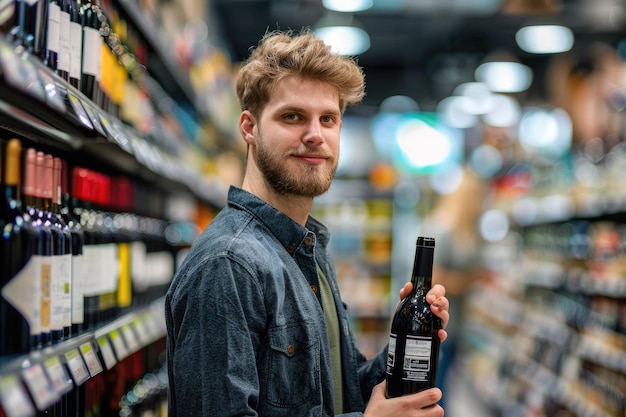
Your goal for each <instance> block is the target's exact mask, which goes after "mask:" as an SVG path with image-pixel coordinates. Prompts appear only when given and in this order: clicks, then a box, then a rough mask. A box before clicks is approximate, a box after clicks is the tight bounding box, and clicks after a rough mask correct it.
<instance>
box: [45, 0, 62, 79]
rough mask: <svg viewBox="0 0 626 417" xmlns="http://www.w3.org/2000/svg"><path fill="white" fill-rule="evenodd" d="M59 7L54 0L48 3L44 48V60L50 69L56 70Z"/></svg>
mask: <svg viewBox="0 0 626 417" xmlns="http://www.w3.org/2000/svg"><path fill="white" fill-rule="evenodd" d="M60 20H61V7H59V4H58V3H57V2H56V0H51V1H50V2H49V3H48V20H47V25H46V50H45V53H44V62H45V64H46V66H48V68H50V69H51V70H52V71H55V72H56V70H57V67H58V62H59V50H60V49H61V48H60V45H61V35H60V34H61V27H60Z"/></svg>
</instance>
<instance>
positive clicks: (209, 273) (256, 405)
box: [165, 187, 386, 417]
mask: <svg viewBox="0 0 626 417" xmlns="http://www.w3.org/2000/svg"><path fill="white" fill-rule="evenodd" d="M328 239H329V232H328V230H327V229H326V228H325V227H324V226H323V225H322V224H321V223H319V222H318V221H316V220H315V219H313V218H309V220H308V222H307V224H306V227H302V226H301V225H299V224H298V223H296V222H294V221H293V220H291V219H290V218H289V217H287V216H286V215H285V214H283V213H282V212H280V211H278V210H276V209H275V208H273V207H272V206H270V205H268V204H267V203H265V202H264V201H262V200H261V199H259V198H257V197H256V196H254V195H252V194H250V193H248V192H246V191H244V190H242V189H239V188H236V187H231V189H230V190H229V194H228V203H227V206H226V207H225V208H224V209H223V210H222V211H221V212H220V213H219V214H218V215H217V216H216V217H215V219H214V220H213V222H212V223H211V225H210V226H209V227H208V228H207V229H206V230H205V231H204V232H203V233H202V234H201V236H200V237H198V239H197V241H196V242H195V243H194V245H193V246H192V248H191V250H190V251H189V254H188V255H187V257H186V258H185V261H184V262H183V263H182V265H181V267H180V268H179V269H178V271H177V273H176V275H175V277H174V279H173V281H172V284H171V286H170V288H169V290H168V292H167V295H166V299H165V318H166V324H167V369H168V376H169V413H170V414H169V415H171V416H173V417H182V416H189V417H199V416H206V417H219V416H257V415H258V416H272V417H280V416H289V417H296V416H332V415H335V412H337V414H338V415H339V414H341V413H345V414H344V415H346V416H361V415H362V411H363V410H364V407H365V403H366V402H367V399H368V398H369V396H370V394H371V390H372V388H373V386H374V385H375V384H377V383H379V382H380V381H381V380H382V378H383V376H384V371H385V359H386V352H381V353H380V354H379V355H377V356H376V357H375V358H373V359H371V360H369V361H367V360H366V359H365V357H364V356H363V354H362V353H361V352H359V351H358V349H357V348H356V345H355V340H354V336H353V334H352V331H351V329H350V326H349V318H348V312H347V310H346V306H345V305H344V304H343V303H342V302H341V298H340V295H339V288H338V285H337V279H336V275H335V269H334V265H333V264H332V261H331V259H330V257H329V255H328V252H327V250H326V247H327V244H328ZM316 261H317V263H318V264H319V265H320V267H321V268H322V269H323V271H324V273H325V274H326V277H327V278H328V280H329V283H330V286H331V288H332V292H333V296H334V299H335V305H336V306H337V315H338V319H339V323H340V329H341V355H342V368H343V376H344V386H343V393H344V408H345V409H344V410H333V398H332V397H333V389H332V371H331V365H330V352H329V350H330V349H329V346H328V339H327V336H326V324H325V321H324V314H323V311H322V303H321V298H320V297H321V295H320V291H319V281H318V276H317V271H316Z"/></svg>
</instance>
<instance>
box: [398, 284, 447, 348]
mask: <svg viewBox="0 0 626 417" xmlns="http://www.w3.org/2000/svg"><path fill="white" fill-rule="evenodd" d="M412 289H413V284H412V283H411V282H410V281H409V282H407V283H406V284H404V287H402V288H401V289H400V300H402V299H404V298H405V297H406V296H407V295H409V293H410V292H411V290H412ZM426 301H427V302H428V303H429V304H430V310H431V311H432V312H433V314H435V315H436V316H437V317H439V318H440V319H441V324H442V326H443V328H444V329H445V328H446V327H448V321H450V313H449V309H450V302H449V301H448V299H447V298H446V289H445V288H444V286H443V285H441V284H435V285H433V287H432V288H431V289H430V291H428V294H426ZM446 336H447V334H446ZM446 336H443V339H445V338H446ZM443 339H442V340H443Z"/></svg>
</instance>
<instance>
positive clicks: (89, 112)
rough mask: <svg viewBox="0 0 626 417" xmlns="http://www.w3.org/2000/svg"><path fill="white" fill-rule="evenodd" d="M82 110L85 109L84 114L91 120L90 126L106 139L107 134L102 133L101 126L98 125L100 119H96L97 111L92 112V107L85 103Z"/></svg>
mask: <svg viewBox="0 0 626 417" xmlns="http://www.w3.org/2000/svg"><path fill="white" fill-rule="evenodd" d="M83 108H84V109H85V112H86V113H87V115H88V116H89V119H90V120H91V124H92V125H93V127H94V129H96V131H97V132H98V133H100V134H101V135H102V136H105V137H106V135H107V134H106V132H105V131H104V128H103V127H102V125H101V124H100V117H98V113H97V111H96V110H94V108H93V107H92V105H91V104H90V103H89V102H87V101H83Z"/></svg>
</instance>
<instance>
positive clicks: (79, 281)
mask: <svg viewBox="0 0 626 417" xmlns="http://www.w3.org/2000/svg"><path fill="white" fill-rule="evenodd" d="M68 175H69V171H68V167H67V162H66V161H65V160H61V181H60V182H61V217H62V218H63V220H64V221H65V224H67V226H68V227H69V229H70V233H71V239H72V266H71V270H72V275H71V284H70V287H71V292H70V300H71V301H70V304H71V310H70V317H71V322H72V330H71V332H72V335H78V334H81V333H82V332H83V324H84V322H85V312H84V300H83V281H84V280H85V265H84V256H83V246H84V244H85V235H84V234H83V229H82V227H81V225H80V220H79V219H78V218H76V216H74V214H73V212H72V208H71V205H70V204H71V203H70V201H71V199H70V194H69V192H68Z"/></svg>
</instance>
